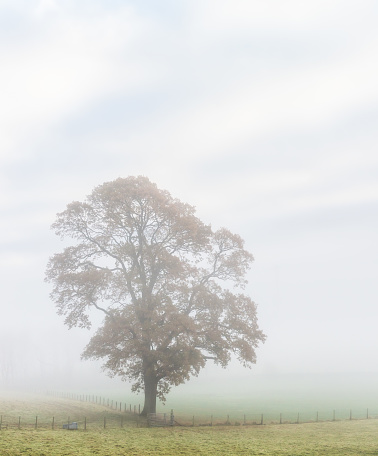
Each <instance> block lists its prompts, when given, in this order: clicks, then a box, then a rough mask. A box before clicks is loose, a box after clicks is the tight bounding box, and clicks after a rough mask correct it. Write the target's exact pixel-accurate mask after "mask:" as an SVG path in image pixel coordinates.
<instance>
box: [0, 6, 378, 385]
mask: <svg viewBox="0 0 378 456" xmlns="http://www.w3.org/2000/svg"><path fill="white" fill-rule="evenodd" d="M377 23H378V3H377V2H376V1H375V0H372V1H369V0H359V1H348V0H343V1H341V0H340V1H339V0H318V1H316V2H315V1H311V2H309V1H307V2H306V1H302V0H286V1H282V0H268V1H260V0H232V1H231V0H159V1H154V0H138V1H136V0H134V1H133V0H108V1H105V0H90V1H89V0H79V1H77V0H76V1H73V0H0V65H1V69H0V100H1V103H0V173H1V176H0V211H1V225H0V235H1V236H0V252H1V257H0V277H1V279H0V280H1V304H0V306H1V310H2V312H1V319H0V342H1V345H0V346H1V349H0V360H1V359H2V360H3V361H2V362H3V365H4V363H5V362H8V364H13V369H14V371H15V372H16V371H17V372H18V374H19V373H20V371H21V370H22V369H24V370H25V372H28V369H29V368H30V366H31V365H33V366H34V368H35V366H39V367H38V369H40V371H41V372H43V370H44V369H46V370H49V371H51V369H58V368H59V369H60V368H61V369H62V372H65V371H64V369H66V368H68V366H72V365H73V364H72V363H73V361H72V359H74V358H73V357H75V356H76V358H77V360H78V359H79V354H80V352H81V351H82V349H83V347H84V346H85V343H86V342H87V340H88V337H89V336H88V334H87V333H86V332H85V331H84V332H83V331H82V330H75V329H74V330H71V331H69V330H68V329H66V328H65V327H64V325H63V321H62V319H61V318H60V317H58V316H57V315H56V313H55V309H54V305H53V304H52V302H51V301H50V300H49V292H50V286H49V285H48V284H45V283H44V282H43V278H44V271H45V267H46V263H47V261H48V258H49V256H51V255H52V254H54V253H55V252H58V251H60V250H61V249H62V245H61V243H60V241H59V239H58V238H57V237H56V236H55V235H54V233H53V232H52V231H51V230H50V225H51V223H53V221H54V219H55V214H56V213H57V212H60V211H62V210H64V208H65V206H66V204H67V203H69V202H71V201H72V200H82V199H83V198H84V197H85V195H87V194H89V193H90V192H91V191H92V189H93V187H95V186H96V185H99V184H101V183H103V182H105V181H109V180H113V179H115V178H117V177H127V176H129V175H145V176H147V177H149V178H150V180H152V181H153V182H156V183H157V185H158V186H159V187H160V188H164V189H167V190H168V191H170V192H171V194H172V195H173V196H175V197H178V198H180V199H181V200H182V201H184V202H187V203H190V204H192V205H194V206H196V208H197V214H198V216H199V217H200V218H201V219H202V220H203V221H204V222H206V223H211V224H212V226H213V227H214V228H217V227H221V226H225V227H227V228H229V229H231V230H232V231H234V232H236V233H238V234H240V235H241V236H242V237H243V238H244V239H245V241H246V246H247V248H248V250H250V251H251V252H252V253H253V254H254V257H255V262H254V265H253V268H252V270H251V271H250V274H249V287H248V293H249V294H250V295H251V296H252V298H253V299H254V300H255V301H256V302H257V303H258V315H259V322H260V326H261V328H262V329H263V330H264V332H265V333H266V334H267V336H268V339H267V342H266V343H265V345H264V346H263V347H262V348H261V349H259V350H258V361H257V365H256V367H255V368H254V371H255V372H261V373H272V374H273V373H275V374H277V373H285V372H308V371H315V372H329V371H331V372H345V371H355V372H362V371H375V372H378V362H377V359H378V356H377V355H378V353H377V352H378V330H377V325H378V309H377V292H378V280H377V272H378V261H377V258H378V242H377V233H378V211H377V209H378V152H377V145H378V128H377V124H378V84H377V81H378V27H377ZM4 346H7V349H6V350H4ZM34 357H35V358H34ZM11 359H12V361H10V360H11ZM15 359H17V361H15ZM34 359H37V360H38V361H37V362H35V361H34ZM32 360H33V361H32ZM58 360H59V366H58ZM77 362H78V363H79V361H77ZM28 363H29V364H28ZM15 364H16V365H17V366H15ZM83 364H85V365H86V366H88V362H85V363H84V362H83ZM28 366H29V367H28ZM43 366H45V367H43ZM62 366H63V367H62ZM21 368H22V369H21ZM77 369H81V368H80V367H78V368H77ZM83 369H84V367H83ZM99 375H103V374H100V373H99ZM224 375H225V376H227V375H228V374H227V371H226V372H225V373H224Z"/></svg>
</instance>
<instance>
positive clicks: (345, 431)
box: [0, 397, 378, 456]
mask: <svg viewBox="0 0 378 456" xmlns="http://www.w3.org/2000/svg"><path fill="white" fill-rule="evenodd" d="M0 409H1V410H0V413H2V414H3V419H4V421H3V423H4V425H5V424H8V427H3V428H2V429H1V431H0V455H1V456H10V455H12V456H21V455H22V456H25V455H30V456H44V455H45V456H49V455H54V456H63V455H77V456H84V455H85V456H87V455H88V456H89V455H99V456H102V455H104V456H105V455H107V456H115V455H131V456H145V455H146V456H147V455H156V456H163V455H164V456H174V455H180V456H186V455H188V456H189V455H190V456H193V455H209V456H211V455H265V456H270V455H276V456H278V455H283V456H289V455H290V456H297V455H298V456H299V455H300V456H304V455H327V456H336V455H340V456H341V455H343V456H347V455H353V456H356V455H364V456H368V455H378V420H376V419H369V420H340V421H329V422H318V423H316V422H313V423H303V424H281V425H280V424H266V425H263V426H261V425H259V426H242V425H239V426H236V425H233V426H212V427H210V426H202V427H201V426H198V427H197V426H196V427H180V426H177V427H173V428H146V427H142V426H143V423H142V422H140V423H139V427H137V422H136V420H135V417H132V416H130V415H128V417H129V419H126V415H127V414H124V415H125V420H124V421H123V425H122V427H121V426H120V424H119V423H120V422H119V419H118V418H119V415H120V414H119V413H117V412H115V411H114V412H113V411H109V410H106V409H105V408H104V407H102V406H99V405H95V404H88V403H82V402H77V401H69V400H63V399H60V400H59V399H53V398H45V397H44V398H42V399H41V398H37V399H31V398H30V397H29V398H23V399H17V400H15V399H9V398H2V399H1V398H0ZM53 414H54V417H55V427H54V429H52V427H51V417H52V415H53ZM21 415H22V416H23V421H21V425H20V426H18V422H17V419H16V418H17V416H21ZM104 415H106V416H107V418H108V423H109V426H108V427H106V429H104V428H103V426H102V425H101V423H102V422H103V417H104ZM34 416H38V426H39V427H37V429H35V426H34ZM68 416H69V417H70V419H72V420H73V421H78V422H79V430H77V431H67V430H64V429H62V426H61V423H64V422H65V421H66V420H67V417H68ZM84 416H85V417H87V420H88V427H87V430H84V428H83V418H84ZM6 417H7V420H8V423H5V418H6ZM112 420H113V421H112Z"/></svg>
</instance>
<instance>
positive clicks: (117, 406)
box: [46, 391, 141, 415]
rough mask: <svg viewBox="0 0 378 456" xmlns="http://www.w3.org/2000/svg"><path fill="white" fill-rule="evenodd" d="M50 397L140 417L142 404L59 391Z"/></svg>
mask: <svg viewBox="0 0 378 456" xmlns="http://www.w3.org/2000/svg"><path fill="white" fill-rule="evenodd" d="M46 394H47V395H48V396H53V397H58V398H60V399H69V400H72V401H80V402H89V403H91V404H97V405H101V406H102V407H108V408H110V409H111V410H116V411H119V412H124V413H127V412H128V413H133V414H134V415H136V414H138V415H140V412H141V407H140V404H138V405H134V404H131V403H127V402H125V401H124V402H122V401H115V400H113V399H109V398H105V397H104V396H99V395H95V394H77V393H63V392H59V391H47V393H46Z"/></svg>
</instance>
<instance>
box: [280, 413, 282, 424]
mask: <svg viewBox="0 0 378 456" xmlns="http://www.w3.org/2000/svg"><path fill="white" fill-rule="evenodd" d="M280 424H282V413H280Z"/></svg>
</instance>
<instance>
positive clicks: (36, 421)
mask: <svg viewBox="0 0 378 456" xmlns="http://www.w3.org/2000/svg"><path fill="white" fill-rule="evenodd" d="M37 427H38V416H36V417H35V428H36V429H37Z"/></svg>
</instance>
